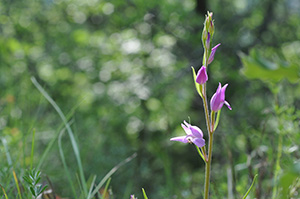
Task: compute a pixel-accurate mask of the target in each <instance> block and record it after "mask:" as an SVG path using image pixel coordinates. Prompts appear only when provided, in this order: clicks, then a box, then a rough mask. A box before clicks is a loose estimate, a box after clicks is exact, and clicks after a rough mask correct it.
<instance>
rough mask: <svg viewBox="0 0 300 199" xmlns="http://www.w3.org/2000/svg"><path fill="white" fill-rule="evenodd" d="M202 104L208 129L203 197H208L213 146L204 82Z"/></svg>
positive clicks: (205, 198)
mask: <svg viewBox="0 0 300 199" xmlns="http://www.w3.org/2000/svg"><path fill="white" fill-rule="evenodd" d="M202 99H203V105H204V112H205V120H206V127H207V131H208V154H207V156H208V158H207V161H206V165H205V185H204V199H208V196H209V183H210V167H211V159H212V146H213V131H212V129H211V126H212V125H211V122H210V119H209V111H208V104H207V97H206V84H204V85H203V98H202Z"/></svg>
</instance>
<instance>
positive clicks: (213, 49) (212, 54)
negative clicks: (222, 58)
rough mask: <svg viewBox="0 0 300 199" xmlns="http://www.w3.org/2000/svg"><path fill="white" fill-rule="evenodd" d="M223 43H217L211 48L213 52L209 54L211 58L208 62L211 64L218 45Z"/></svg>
mask: <svg viewBox="0 0 300 199" xmlns="http://www.w3.org/2000/svg"><path fill="white" fill-rule="evenodd" d="M220 45H221V44H217V45H216V46H215V47H213V48H212V49H211V53H210V56H209V59H208V64H210V63H211V62H212V61H213V60H214V57H215V53H216V51H217V49H218V47H219V46H220Z"/></svg>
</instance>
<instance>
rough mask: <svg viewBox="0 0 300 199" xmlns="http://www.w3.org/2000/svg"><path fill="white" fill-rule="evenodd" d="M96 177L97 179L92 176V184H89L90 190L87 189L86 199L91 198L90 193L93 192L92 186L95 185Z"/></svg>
mask: <svg viewBox="0 0 300 199" xmlns="http://www.w3.org/2000/svg"><path fill="white" fill-rule="evenodd" d="M96 177H97V176H96V175H94V177H93V180H92V183H91V186H90V189H89V193H88V196H87V199H90V198H91V194H92V191H93V187H94V185H95V181H96Z"/></svg>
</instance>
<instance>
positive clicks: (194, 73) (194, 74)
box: [192, 66, 203, 98]
mask: <svg viewBox="0 0 300 199" xmlns="http://www.w3.org/2000/svg"><path fill="white" fill-rule="evenodd" d="M192 71H193V77H194V83H195V87H196V90H197V92H198V94H199V95H200V96H201V98H203V95H202V92H201V90H202V85H201V84H198V83H197V82H196V77H197V75H196V72H195V69H194V67H193V66H192Z"/></svg>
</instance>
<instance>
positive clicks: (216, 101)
mask: <svg viewBox="0 0 300 199" xmlns="http://www.w3.org/2000/svg"><path fill="white" fill-rule="evenodd" d="M227 86H228V84H225V85H224V86H223V87H222V85H221V83H219V87H218V89H217V91H216V93H215V94H214V95H213V96H212V98H211V100H210V108H211V110H212V111H215V112H217V111H219V110H220V109H221V108H222V107H223V105H224V104H225V105H226V106H227V107H228V108H229V110H231V106H230V104H229V103H228V102H227V101H225V91H226V88H227Z"/></svg>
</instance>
